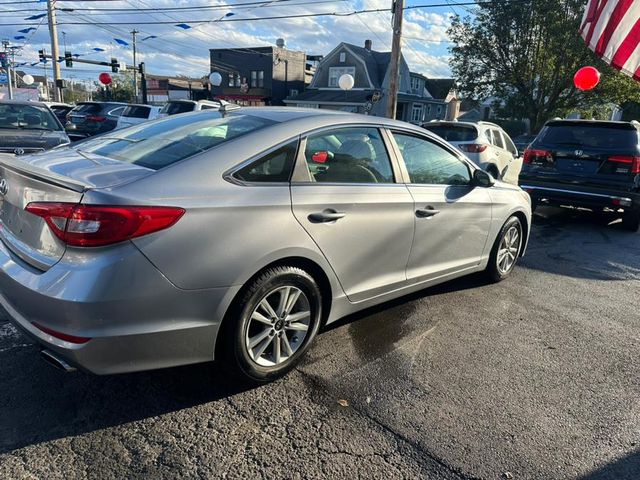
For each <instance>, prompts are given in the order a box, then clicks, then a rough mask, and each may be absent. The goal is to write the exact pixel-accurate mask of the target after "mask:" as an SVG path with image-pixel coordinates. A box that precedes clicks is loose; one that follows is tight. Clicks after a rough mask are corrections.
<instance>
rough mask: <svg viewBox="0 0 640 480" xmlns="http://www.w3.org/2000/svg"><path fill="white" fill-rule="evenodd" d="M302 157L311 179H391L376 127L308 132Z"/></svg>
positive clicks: (338, 180)
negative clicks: (304, 159) (312, 133)
mask: <svg viewBox="0 0 640 480" xmlns="http://www.w3.org/2000/svg"><path fill="white" fill-rule="evenodd" d="M305 158H306V160H307V166H308V168H309V173H310V176H311V180H312V181H314V182H326V183H393V182H394V177H393V170H392V168H391V161H390V160H389V155H388V154H387V149H386V148H385V146H384V142H383V141H382V137H381V136H380V132H379V131H378V129H377V128H369V127H353V128H340V129H335V130H328V131H325V132H322V133H318V134H316V135H311V136H309V138H308V139H307V146H306V148H305Z"/></svg>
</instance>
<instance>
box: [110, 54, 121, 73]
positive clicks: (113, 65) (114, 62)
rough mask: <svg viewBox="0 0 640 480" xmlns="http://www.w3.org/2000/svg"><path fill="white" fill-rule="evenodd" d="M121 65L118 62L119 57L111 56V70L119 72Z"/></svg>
mask: <svg viewBox="0 0 640 480" xmlns="http://www.w3.org/2000/svg"><path fill="white" fill-rule="evenodd" d="M119 65H120V64H119V63H118V59H117V58H113V57H111V71H112V72H113V73H118V66H119Z"/></svg>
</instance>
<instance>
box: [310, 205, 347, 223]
mask: <svg viewBox="0 0 640 480" xmlns="http://www.w3.org/2000/svg"><path fill="white" fill-rule="evenodd" d="M345 215H346V213H345V212H336V211H335V210H333V209H330V208H328V209H326V210H323V211H322V212H316V213H310V214H309V216H308V217H307V218H308V219H309V221H311V222H313V223H328V222H335V221H336V220H340V219H341V218H343V217H344V216H345Z"/></svg>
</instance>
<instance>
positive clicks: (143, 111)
mask: <svg viewBox="0 0 640 480" xmlns="http://www.w3.org/2000/svg"><path fill="white" fill-rule="evenodd" d="M149 110H150V108H149V107H145V106H144V105H129V106H128V107H126V108H125V109H124V112H122V116H123V117H129V118H148V117H149Z"/></svg>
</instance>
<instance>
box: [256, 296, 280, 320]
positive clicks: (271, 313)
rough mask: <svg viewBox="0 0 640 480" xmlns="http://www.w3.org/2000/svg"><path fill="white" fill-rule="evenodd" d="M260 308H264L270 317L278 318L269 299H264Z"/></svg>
mask: <svg viewBox="0 0 640 480" xmlns="http://www.w3.org/2000/svg"><path fill="white" fill-rule="evenodd" d="M260 307H262V309H263V310H264V311H265V312H267V313H268V314H269V316H271V317H277V316H278V315H277V314H276V312H275V310H274V309H273V307H272V306H271V304H270V303H269V302H268V301H267V297H265V298H263V299H262V301H261V302H260Z"/></svg>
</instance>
